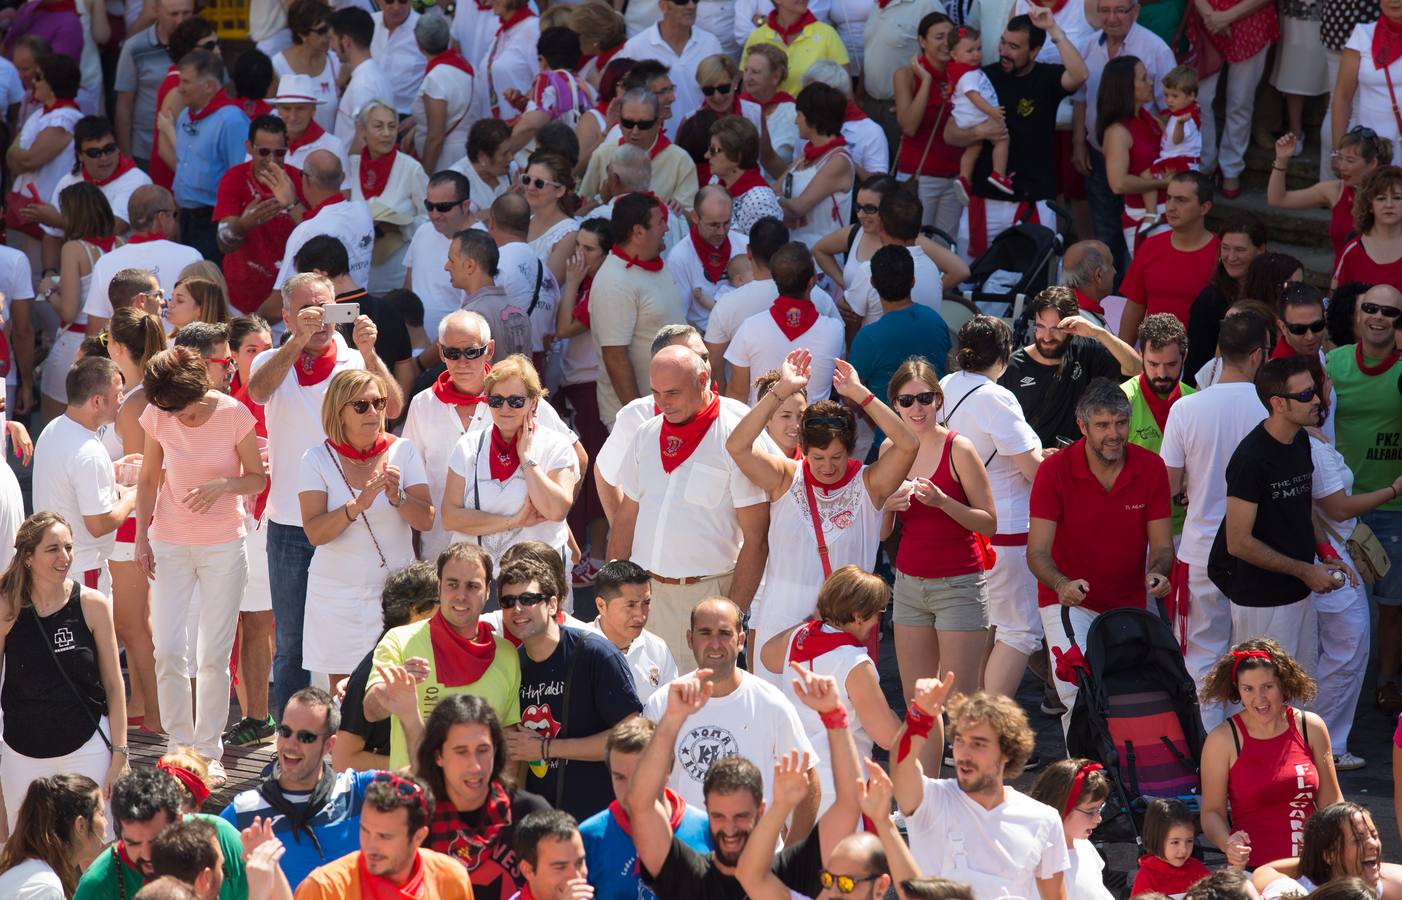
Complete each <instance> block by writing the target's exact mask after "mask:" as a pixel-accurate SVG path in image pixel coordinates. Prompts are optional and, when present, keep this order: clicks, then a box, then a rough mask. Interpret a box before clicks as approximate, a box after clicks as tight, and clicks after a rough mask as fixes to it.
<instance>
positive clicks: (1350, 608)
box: [1307, 585, 1370, 755]
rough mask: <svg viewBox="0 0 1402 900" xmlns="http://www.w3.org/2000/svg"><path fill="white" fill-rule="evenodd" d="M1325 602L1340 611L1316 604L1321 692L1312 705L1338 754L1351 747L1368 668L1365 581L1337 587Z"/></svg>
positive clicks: (1317, 672) (1312, 601) (1316, 669)
mask: <svg viewBox="0 0 1402 900" xmlns="http://www.w3.org/2000/svg"><path fill="white" fill-rule="evenodd" d="M1315 596H1317V595H1311V597H1310V598H1309V600H1308V601H1307V602H1308V603H1310V604H1311V605H1314V604H1316V603H1317V601H1316V600H1315ZM1343 601H1347V606H1343V607H1342V608H1339V607H1340V606H1341V605H1342V602H1343ZM1325 603H1326V605H1327V606H1332V607H1335V608H1338V609H1339V611H1338V612H1326V611H1325V610H1323V609H1318V608H1316V612H1315V615H1316V616H1317V617H1318V619H1319V656H1318V662H1316V663H1315V664H1314V666H1313V671H1314V680H1315V681H1316V682H1317V683H1318V684H1319V695H1318V696H1317V697H1316V698H1315V700H1314V702H1313V703H1312V704H1310V708H1311V709H1313V710H1314V711H1315V712H1317V713H1319V716H1320V718H1322V719H1323V720H1324V724H1325V726H1326V727H1327V728H1328V729H1329V742H1330V743H1331V744H1333V750H1334V754H1335V755H1339V754H1342V753H1344V752H1345V751H1347V750H1348V736H1349V731H1350V730H1351V729H1352V728H1353V714H1354V711H1355V710H1356V708H1357V706H1358V695H1359V694H1360V693H1362V691H1363V676H1364V673H1365V672H1366V671H1367V668H1368V647H1369V644H1370V638H1369V635H1368V628H1369V621H1368V618H1369V617H1368V594H1367V592H1366V591H1365V590H1364V589H1363V587H1362V586H1361V585H1360V586H1358V587H1354V586H1353V585H1349V586H1347V587H1342V588H1340V589H1339V590H1337V591H1335V592H1334V593H1333V594H1331V595H1330V596H1329V599H1328V600H1327V601H1325Z"/></svg>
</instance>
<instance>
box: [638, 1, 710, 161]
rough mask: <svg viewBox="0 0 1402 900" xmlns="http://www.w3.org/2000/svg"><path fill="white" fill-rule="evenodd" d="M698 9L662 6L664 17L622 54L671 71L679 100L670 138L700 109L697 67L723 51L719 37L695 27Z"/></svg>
mask: <svg viewBox="0 0 1402 900" xmlns="http://www.w3.org/2000/svg"><path fill="white" fill-rule="evenodd" d="M697 6H698V5H697V4H696V3H690V2H687V3H675V2H668V3H663V4H661V8H662V18H661V19H659V20H658V21H657V22H656V23H655V24H653V25H650V26H648V27H647V28H644V29H643V30H642V31H640V32H638V33H637V34H636V35H634V36H633V37H631V38H629V39H628V43H626V44H624V45H623V49H622V50H620V51H619V55H620V56H621V57H623V58H624V59H637V60H642V59H655V60H657V61H658V62H660V63H662V64H663V65H665V66H666V67H667V68H668V69H669V70H670V71H671V73H672V82H673V84H675V85H676V90H677V99H676V101H675V102H674V103H673V104H672V114H671V115H670V116H668V118H667V124H666V126H665V128H666V133H667V134H668V135H675V134H676V133H677V125H679V124H681V120H682V118H683V117H684V116H689V115H691V113H692V112H693V111H695V110H697V109H699V108H700V107H701V100H702V97H701V86H700V85H699V84H697V83H696V64H697V63H699V62H701V60H703V59H705V58H706V57H708V56H714V55H715V54H717V53H720V52H721V46H720V41H718V40H716V36H715V35H713V34H711V33H710V32H709V31H704V30H703V29H700V28H697V27H696V11H697Z"/></svg>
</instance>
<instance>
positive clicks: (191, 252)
mask: <svg viewBox="0 0 1402 900" xmlns="http://www.w3.org/2000/svg"><path fill="white" fill-rule="evenodd" d="M201 259H203V257H202V256H200V252H199V251H198V250H196V249H195V248H194V247H191V246H188V245H186V244H177V243H176V242H175V241H167V240H165V239H164V238H163V239H161V240H158V241H142V242H141V243H139V244H123V245H122V246H120V247H114V248H112V250H111V252H109V253H104V254H102V256H100V257H98V260H97V262H95V263H93V266H92V275H91V280H90V281H89V282H88V296H87V298H86V299H85V300H84V301H83V314H84V315H86V316H98V317H100V318H103V319H110V318H112V301H111V300H110V299H109V298H108V296H107V288H108V286H109V285H111V284H112V276H113V275H116V274H117V273H118V272H120V271H122V270H123V269H145V270H146V271H148V272H150V273H151V274H152V275H155V276H156V281H157V282H159V283H160V285H161V290H162V291H164V292H165V295H166V296H167V297H169V296H170V295H171V294H172V293H174V291H175V282H176V279H178V278H179V277H180V273H181V272H182V271H183V270H184V269H185V267H186V266H188V265H190V264H191V263H197V262H199V261H200V260H201Z"/></svg>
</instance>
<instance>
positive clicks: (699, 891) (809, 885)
mask: <svg viewBox="0 0 1402 900" xmlns="http://www.w3.org/2000/svg"><path fill="white" fill-rule="evenodd" d="M822 867H823V846H822V841H821V840H820V839H819V837H818V829H817V827H814V829H813V830H812V831H810V832H808V836H807V837H806V838H804V839H803V840H801V841H799V842H798V843H797V844H795V845H794V846H792V847H785V848H784V849H783V850H781V851H779V853H778V854H777V855H775V857H774V865H772V866H771V867H770V871H772V872H773V873H774V874H775V875H777V876H779V880H780V881H782V882H783V883H784V886H785V887H787V888H788V889H789V890H791V891H794V892H796V893H798V894H802V895H803V896H805V897H816V896H818V894H820V893H822V890H823V886H822V883H821V882H820V881H819V880H818V873H819V871H820V870H821V869H822ZM641 868H642V879H643V883H644V884H646V885H648V887H650V888H652V889H653V891H654V892H656V894H657V896H658V897H665V898H666V900H744V898H745V889H744V888H743V887H741V886H740V880H739V879H738V878H736V877H735V876H734V875H727V874H725V873H724V872H722V871H721V870H720V869H717V868H716V865H715V859H714V854H712V853H707V854H704V855H703V854H700V853H697V852H696V851H695V850H693V849H691V848H690V847H688V846H687V845H686V844H683V843H682V842H681V841H679V840H677V838H676V837H673V838H672V849H671V850H670V851H668V853H667V859H666V860H665V861H664V862H663V863H662V869H661V871H659V872H658V873H657V877H655V878H654V877H653V876H652V875H651V874H650V873H649V872H648V871H647V867H645V866H644V867H641Z"/></svg>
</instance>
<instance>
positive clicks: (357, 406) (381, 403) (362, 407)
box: [346, 397, 389, 416]
mask: <svg viewBox="0 0 1402 900" xmlns="http://www.w3.org/2000/svg"><path fill="white" fill-rule="evenodd" d="M388 402H389V401H388V400H386V399H385V398H384V397H376V398H375V399H374V400H352V401H350V402H349V403H347V404H346V406H349V407H350V408H351V409H353V410H355V414H356V415H358V416H363V415H365V414H366V413H368V412H369V411H370V407H372V406H373V407H375V412H384V410H385V404H386V403H388Z"/></svg>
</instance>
